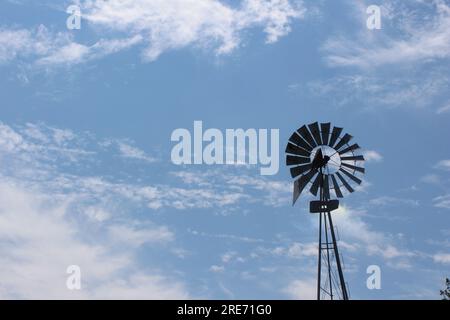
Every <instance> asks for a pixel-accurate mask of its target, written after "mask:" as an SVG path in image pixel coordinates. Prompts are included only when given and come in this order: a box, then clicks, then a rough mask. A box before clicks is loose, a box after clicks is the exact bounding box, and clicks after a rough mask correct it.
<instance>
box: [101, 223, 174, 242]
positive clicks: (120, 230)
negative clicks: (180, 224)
mask: <svg viewBox="0 0 450 320" xmlns="http://www.w3.org/2000/svg"><path fill="white" fill-rule="evenodd" d="M108 232H109V235H110V236H111V238H112V239H114V241H118V242H122V243H126V244H128V245H131V246H133V247H139V246H141V245H143V244H148V243H150V244H152V243H159V244H161V243H165V242H170V241H173V240H174V234H173V233H172V232H171V231H170V230H169V229H168V228H167V227H166V226H149V227H139V228H137V227H136V226H133V225H124V224H121V225H117V224H116V225H112V226H110V227H109V228H108Z"/></svg>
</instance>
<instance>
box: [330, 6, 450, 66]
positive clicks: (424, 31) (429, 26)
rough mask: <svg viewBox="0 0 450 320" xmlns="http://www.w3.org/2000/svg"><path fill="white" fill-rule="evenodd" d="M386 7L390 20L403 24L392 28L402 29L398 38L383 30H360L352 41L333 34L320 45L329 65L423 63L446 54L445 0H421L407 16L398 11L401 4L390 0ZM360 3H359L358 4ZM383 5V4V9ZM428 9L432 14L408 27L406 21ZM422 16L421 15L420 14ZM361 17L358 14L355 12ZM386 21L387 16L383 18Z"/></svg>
mask: <svg viewBox="0 0 450 320" xmlns="http://www.w3.org/2000/svg"><path fill="white" fill-rule="evenodd" d="M388 4H389V6H390V14H391V16H390V19H391V20H398V21H399V23H400V24H403V25H404V27H403V28H402V29H399V28H396V30H397V33H398V32H399V31H401V32H402V36H401V37H398V36H397V37H389V36H388V33H387V32H383V33H382V34H380V35H379V36H378V37H374V36H371V35H370V34H368V33H369V32H371V31H370V30H364V28H362V29H361V30H364V32H361V34H360V35H359V37H358V38H357V39H355V40H350V39H349V38H346V37H334V38H331V39H329V40H328V41H327V42H326V44H325V45H324V48H323V49H324V51H325V52H326V53H327V56H326V60H327V62H328V63H329V64H330V65H332V66H356V67H363V68H369V67H376V66H379V65H386V64H405V63H414V62H417V61H421V62H425V61H432V60H438V59H448V58H449V57H450V34H449V33H448V30H449V29H450V7H449V6H448V4H446V2H444V1H441V0H437V1H433V2H432V3H426V2H422V1H418V2H415V3H414V5H419V7H417V8H416V9H415V10H416V11H414V12H415V14H414V12H411V14H410V15H409V16H405V15H402V14H401V13H400V14H398V16H397V12H402V11H404V10H403V9H404V8H403V7H402V6H403V4H401V3H400V4H398V6H399V7H398V8H397V7H396V5H397V3H396V2H393V1H389V2H388ZM358 5H360V4H358ZM386 7H387V6H385V8H386ZM427 9H428V10H430V9H431V10H432V11H433V14H430V15H426V16H425V17H424V19H423V20H421V21H420V22H419V21H417V23H416V25H415V28H414V29H413V30H410V29H409V27H408V24H409V20H411V19H413V18H414V17H415V16H417V15H420V12H421V11H424V10H427ZM422 16H423V15H422ZM358 19H361V15H358ZM385 20H387V18H385Z"/></svg>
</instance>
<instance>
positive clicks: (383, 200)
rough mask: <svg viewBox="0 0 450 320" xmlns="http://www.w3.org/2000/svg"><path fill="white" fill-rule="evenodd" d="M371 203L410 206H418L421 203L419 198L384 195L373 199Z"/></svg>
mask: <svg viewBox="0 0 450 320" xmlns="http://www.w3.org/2000/svg"><path fill="white" fill-rule="evenodd" d="M369 203H370V204H372V205H376V206H390V205H406V206H410V207H417V206H418V205H419V200H415V199H404V198H396V197H390V196H382V197H378V198H374V199H371V200H370V201H369Z"/></svg>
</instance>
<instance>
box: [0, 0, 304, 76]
mask: <svg viewBox="0 0 450 320" xmlns="http://www.w3.org/2000/svg"><path fill="white" fill-rule="evenodd" d="M80 6H81V12H82V18H83V19H85V20H86V21H87V23H85V24H83V25H84V26H86V27H91V28H93V29H95V30H96V34H98V35H99V38H98V39H93V40H91V41H90V43H81V42H77V41H75V40H74V37H73V34H72V33H70V32H69V31H68V30H64V31H50V30H49V29H48V28H47V27H45V26H44V25H40V26H38V27H37V28H35V29H24V28H17V27H14V28H13V27H9V28H8V27H3V28H1V29H0V64H2V63H7V62H11V61H13V60H15V59H21V60H23V61H26V62H31V63H32V64H34V65H36V66H42V67H48V66H55V65H65V66H68V65H73V64H79V63H83V62H86V61H90V60H92V59H99V58H102V57H104V56H107V55H110V54H113V53H116V52H119V51H123V50H125V49H128V48H131V47H134V46H137V45H140V46H141V47H142V48H143V50H142V57H143V59H144V60H145V61H153V60H156V59H157V58H158V57H159V56H160V55H161V54H163V53H164V52H167V51H170V50H177V49H182V48H186V47H191V46H193V47H197V48H202V49H205V50H210V49H211V50H213V51H214V53H215V54H216V55H224V54H230V53H231V52H233V51H234V50H235V49H236V48H238V47H239V46H240V44H241V42H242V38H243V34H245V32H246V31H248V30H251V29H253V28H262V29H263V30H264V33H265V34H266V43H274V42H276V41H278V39H279V38H280V37H283V36H285V35H287V34H288V33H289V32H290V31H291V24H292V23H293V22H294V21H295V20H298V19H302V18H303V16H304V13H305V10H306V9H305V8H304V7H303V5H302V4H301V2H299V1H292V0H245V1H243V2H242V3H240V5H239V6H237V7H234V6H231V5H229V4H226V3H224V2H222V1H219V0H172V1H169V2H168V1H165V0H154V1H145V0H137V1H136V0H125V1H119V0H112V1H101V0H94V1H80Z"/></svg>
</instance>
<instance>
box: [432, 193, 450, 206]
mask: <svg viewBox="0 0 450 320" xmlns="http://www.w3.org/2000/svg"><path fill="white" fill-rule="evenodd" d="M433 205H434V206H435V207H436V208H443V209H450V194H446V195H443V196H439V197H435V198H434V199H433Z"/></svg>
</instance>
